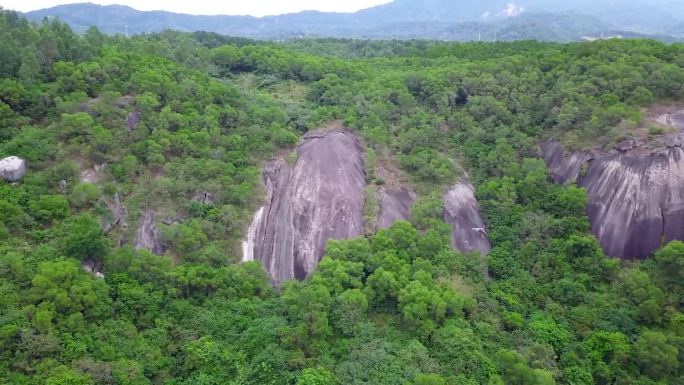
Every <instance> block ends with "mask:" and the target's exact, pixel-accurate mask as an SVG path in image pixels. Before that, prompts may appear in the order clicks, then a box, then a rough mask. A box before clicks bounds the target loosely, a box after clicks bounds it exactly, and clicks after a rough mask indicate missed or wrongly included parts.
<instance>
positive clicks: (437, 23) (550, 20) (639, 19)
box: [26, 0, 684, 41]
mask: <svg viewBox="0 0 684 385" xmlns="http://www.w3.org/2000/svg"><path fill="white" fill-rule="evenodd" d="M26 16H27V17H28V18H29V19H31V20H34V21H36V22H40V21H41V19H43V18H44V17H50V16H55V17H59V18H60V19H61V20H63V21H65V22H66V23H68V24H69V25H71V26H72V28H74V29H75V30H76V31H85V30H86V29H87V28H88V27H90V26H91V25H94V26H97V27H98V28H99V29H100V30H101V31H103V32H105V33H121V34H126V33H129V34H134V33H149V32H158V31H161V30H164V29H172V30H176V31H185V32H193V31H207V32H216V33H221V34H225V35H231V36H243V37H250V38H256V39H292V38H300V37H344V38H362V39H416V38H420V39H438V40H448V41H474V40H483V41H493V40H503V41H510V40H521V39H538V40H546V41H574V40H579V39H582V38H583V37H587V36H590V37H600V36H615V35H619V36H623V37H637V36H640V35H650V36H652V37H655V38H658V39H661V40H665V41H672V40H676V39H682V38H684V29H682V25H683V24H684V4H683V3H682V2H680V1H677V0H655V1H645V0H638V1H625V0H611V1H594V0H570V1H562V0H551V1H548V0H543V1H542V0H519V1H515V2H511V1H510V0H486V1H480V0H460V1H455V0H395V1H393V2H391V3H389V4H385V5H380V6H377V7H373V8H369V9H364V10H361V11H358V12H355V13H351V14H345V13H323V12H301V13H297V14H287V15H279V16H267V17H263V18H255V17H249V16H196V15H184V14H175V13H171V12H162V11H154V12H141V11H137V10H134V9H132V8H129V7H125V6H119V5H111V6H98V5H94V4H87V3H84V4H69V5H62V6H57V7H54V8H49V9H43V10H39V11H33V12H29V13H27V15H26Z"/></svg>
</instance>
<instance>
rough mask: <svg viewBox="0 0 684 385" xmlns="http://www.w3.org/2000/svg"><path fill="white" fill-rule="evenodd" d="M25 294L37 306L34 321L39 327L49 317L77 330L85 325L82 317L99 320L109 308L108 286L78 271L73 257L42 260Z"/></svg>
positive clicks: (61, 324) (50, 319) (46, 326)
mask: <svg viewBox="0 0 684 385" xmlns="http://www.w3.org/2000/svg"><path fill="white" fill-rule="evenodd" d="M28 294H29V299H30V300H31V302H32V303H34V304H35V305H36V308H37V312H36V313H35V319H34V323H35V324H36V326H37V327H38V328H40V329H42V330H47V329H49V325H50V323H51V322H52V320H55V321H57V323H58V326H65V327H67V328H69V329H71V330H78V329H80V328H81V327H84V326H85V324H84V323H83V322H82V321H81V320H83V319H85V320H89V321H93V320H98V319H99V317H101V316H103V315H105V314H107V312H108V310H109V297H108V288H107V285H106V284H105V283H104V281H102V280H100V279H97V278H94V277H92V276H90V275H88V274H87V273H85V272H83V271H81V269H80V267H79V264H78V262H77V261H75V260H61V261H56V262H44V263H41V264H40V265H39V266H38V271H37V273H36V275H35V276H34V277H33V279H32V280H31V289H30V290H29V293H28Z"/></svg>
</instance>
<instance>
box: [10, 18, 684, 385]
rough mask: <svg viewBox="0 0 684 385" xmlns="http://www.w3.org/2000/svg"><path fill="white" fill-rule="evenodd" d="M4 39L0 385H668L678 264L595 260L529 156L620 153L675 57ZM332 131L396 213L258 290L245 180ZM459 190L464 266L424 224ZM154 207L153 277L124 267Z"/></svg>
mask: <svg viewBox="0 0 684 385" xmlns="http://www.w3.org/2000/svg"><path fill="white" fill-rule="evenodd" d="M0 36H2V39H1V40H0V158H4V157H6V156H11V155H14V156H19V157H22V158H23V159H26V160H27V161H28V165H29V169H28V172H27V174H26V175H25V176H24V177H23V178H22V179H21V180H20V181H18V182H15V183H5V182H2V183H0V293H1V294H2V295H0V347H1V348H0V384H46V385H58V384H60V385H61V384H70V385H73V384H78V385H89V384H117V385H128V384H136V385H138V384H140V385H143V384H168V385H180V384H299V385H311V384H316V385H321V384H323V385H328V384H397V385H400V384H417V385H418V384H420V385H426V384H454V385H455V384H488V385H493V384H512V385H523V384H554V383H557V384H644V385H647V384H649V385H650V384H652V385H656V384H675V383H681V382H682V380H683V378H684V377H683V374H684V366H683V365H682V354H683V352H684V316H683V314H682V300H683V299H684V295H683V294H684V288H683V287H682V284H683V282H684V243H682V242H679V241H674V242H671V243H670V244H667V245H662V247H661V248H659V249H658V250H657V251H656V252H655V253H654V255H653V256H652V258H650V259H648V260H645V261H619V260H617V259H610V258H607V257H606V256H605V254H604V253H603V251H602V249H601V247H600V245H599V244H598V242H597V241H596V239H595V237H594V236H592V235H591V233H590V231H589V230H590V226H589V223H588V220H587V217H586V215H585V213H584V205H585V202H586V192H585V191H584V190H583V189H581V188H578V187H575V186H572V185H570V186H564V185H560V184H555V183H553V182H552V181H551V179H550V177H549V171H548V170H547V168H546V166H545V164H544V162H543V161H542V160H541V159H540V158H539V152H538V148H537V144H538V141H540V140H542V139H548V138H554V139H556V140H559V141H561V142H562V143H563V144H564V145H566V146H568V147H569V148H579V149H581V148H585V147H587V146H588V143H615V142H618V141H620V140H622V139H624V138H630V137H632V136H634V135H642V134H643V133H641V132H640V131H639V128H640V127H641V125H642V123H643V122H644V120H645V119H647V117H646V115H645V114H644V111H645V108H646V107H649V106H652V105H653V104H654V103H681V101H682V99H683V98H684V86H683V84H684V47H683V46H681V45H677V44H674V45H665V44H662V43H659V42H656V41H651V40H629V41H599V42H594V43H575V44H555V43H539V42H518V43H471V44H453V43H438V42H426V41H414V42H383V41H368V42H360V41H351V40H302V41H294V42H289V43H285V44H273V43H263V42H254V41H249V40H245V39H238V38H226V37H223V36H220V35H215V34H210V33H195V34H185V33H178V32H164V33H160V34H151V35H145V36H134V37H131V38H126V37H123V36H106V35H103V34H102V33H100V32H99V31H98V30H97V29H94V28H92V29H89V30H88V31H87V32H86V33H84V34H83V35H77V34H75V33H73V32H72V31H71V29H70V28H69V27H68V26H67V25H65V24H62V23H60V22H58V21H56V20H50V21H47V22H45V23H42V24H30V23H29V22H27V21H26V20H24V19H23V18H22V17H20V16H19V15H17V14H15V13H12V12H2V13H1V14H0ZM135 116H137V118H135V119H134V118H133V117H135ZM330 122H338V123H342V124H344V125H345V126H346V127H348V129H349V130H351V131H352V132H353V133H354V134H355V135H357V136H358V137H360V138H361V139H362V141H363V143H364V146H365V148H366V153H365V154H366V159H364V162H365V176H366V178H367V180H368V181H369V183H372V184H373V185H376V186H382V185H384V184H385V183H387V182H388V181H387V180H385V179H383V176H382V175H380V174H376V173H375V171H376V170H377V169H378V167H386V168H390V166H393V167H394V168H396V169H397V170H398V171H397V172H398V173H401V174H402V175H404V178H405V183H406V184H408V185H409V186H411V188H412V189H413V190H414V191H415V192H416V194H417V198H416V201H415V203H414V205H413V207H412V209H411V215H410V218H409V221H408V222H398V223H396V224H394V225H393V226H392V227H390V228H389V229H385V230H380V231H377V232H374V231H370V232H368V234H367V235H366V236H364V237H360V238H358V239H353V240H347V241H334V240H331V241H329V242H328V245H327V248H326V253H325V254H326V256H325V257H324V258H323V259H322V261H321V262H320V263H319V265H318V268H317V269H316V271H315V272H314V273H313V274H312V275H310V276H309V277H308V278H306V279H305V280H303V281H301V282H296V281H290V282H287V283H285V284H283V285H282V287H280V288H278V289H274V288H273V287H272V286H271V284H270V281H269V279H268V277H267V275H266V273H265V271H264V270H263V268H262V267H261V266H260V265H259V264H258V263H257V262H247V263H241V264H240V263H237V262H239V260H240V250H239V246H240V241H241V240H242V239H243V237H244V234H245V232H246V228H247V226H248V223H249V221H250V219H251V216H252V214H253V213H254V211H256V208H257V206H258V205H260V204H261V202H262V198H263V196H262V194H263V188H262V187H261V186H260V167H261V166H262V165H263V163H264V162H265V161H266V159H268V158H270V157H272V156H274V154H278V153H280V154H283V155H284V156H285V157H286V158H289V157H290V155H288V154H291V153H292V150H293V148H294V146H295V145H296V143H297V142H298V140H299V139H300V138H301V137H302V136H303V135H304V134H305V133H306V132H308V131H309V130H311V129H314V128H316V127H320V126H324V125H326V124H329V123H330ZM655 129H659V127H654V132H655ZM645 135H650V134H649V133H648V132H647V133H646V134H645ZM466 174H467V175H468V177H469V179H470V180H471V181H472V183H473V185H474V186H475V188H476V196H477V198H478V200H479V201H480V205H481V207H482V211H483V216H484V220H485V222H486V225H487V228H488V235H489V238H490V239H491V243H492V249H491V252H490V254H489V255H488V256H486V257H482V256H480V255H478V254H466V255H462V254H460V253H457V252H455V251H454V250H453V249H452V247H451V239H450V228H449V226H448V225H447V224H446V223H444V222H443V216H442V213H443V204H442V201H441V197H442V194H443V192H444V191H445V188H447V187H448V186H449V185H451V184H453V183H454V182H455V181H457V180H458V179H459V178H461V177H463V176H465V175H466ZM117 202H118V203H117ZM366 204H367V205H368V204H372V202H370V201H369V202H366ZM150 210H151V211H152V212H154V213H155V215H156V217H157V219H156V220H155V219H153V220H152V221H153V223H156V226H157V232H158V234H157V238H158V241H159V242H160V243H161V244H162V245H163V249H162V250H157V252H158V254H162V255H155V254H153V253H151V252H149V251H146V250H144V248H143V249H139V250H136V248H135V247H134V246H135V243H136V242H135V241H136V239H137V237H138V228H139V227H140V224H141V223H142V222H144V221H145V220H144V218H145V217H146V214H145V213H146V212H149V211H150ZM122 213H125V214H122ZM117 218H118V219H119V220H116V219H117ZM86 268H88V269H86ZM95 273H101V274H102V275H99V274H95Z"/></svg>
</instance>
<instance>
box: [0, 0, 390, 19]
mask: <svg viewBox="0 0 684 385" xmlns="http://www.w3.org/2000/svg"><path fill="white" fill-rule="evenodd" d="M87 1H89V2H91V3H97V4H103V5H106V4H121V5H128V6H130V7H133V8H135V9H139V10H143V11H151V10H165V11H171V12H180V13H191V14H196V15H217V14H222V15H254V16H264V15H277V14H281V13H289V12H298V11H303V10H314V9H315V10H319V11H336V12H353V11H357V10H359V9H362V8H368V7H372V6H374V5H378V4H384V3H389V2H390V1H391V0H223V1H220V0H219V1H216V0H214V1H211V0H191V1H176V0H149V1H145V0H138V1H135V0H118V1H100V0H81V1H71V0H0V5H1V6H2V7H4V8H7V9H13V10H16V11H22V12H27V11H33V10H36V9H41V8H48V7H53V6H55V5H59V4H67V3H82V2H87Z"/></svg>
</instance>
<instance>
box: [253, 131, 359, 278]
mask: <svg viewBox="0 0 684 385" xmlns="http://www.w3.org/2000/svg"><path fill="white" fill-rule="evenodd" d="M263 182H264V185H265V188H266V201H265V204H264V207H263V212H261V213H259V212H257V214H256V215H255V216H254V220H253V223H252V225H251V226H250V229H249V231H248V235H247V239H246V240H245V243H244V244H243V260H252V259H253V260H258V261H261V263H262V264H263V265H264V267H265V268H266V269H267V270H268V272H269V273H270V275H271V278H272V280H273V283H274V284H276V285H279V284H280V283H281V282H283V281H285V280H288V279H293V278H294V279H304V278H305V277H306V276H307V275H308V274H310V273H311V272H312V271H313V270H314V268H315V266H316V264H317V263H318V261H319V260H320V259H321V258H322V257H323V253H324V248H325V242H326V241H327V240H328V239H348V238H353V237H358V236H361V235H363V229H364V227H363V203H364V187H365V175H364V167H363V155H362V151H361V146H360V143H359V141H358V139H357V138H356V137H354V136H353V135H352V134H350V133H348V132H345V131H343V130H335V131H331V132H313V133H310V134H308V135H306V136H305V137H304V139H303V141H302V142H301V143H300V144H299V146H298V147H297V161H296V162H295V164H294V165H293V166H291V165H289V164H288V163H287V162H286V161H285V160H284V159H276V160H272V161H269V162H268V163H267V164H266V165H265V167H264V170H263ZM260 210H261V209H260Z"/></svg>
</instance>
